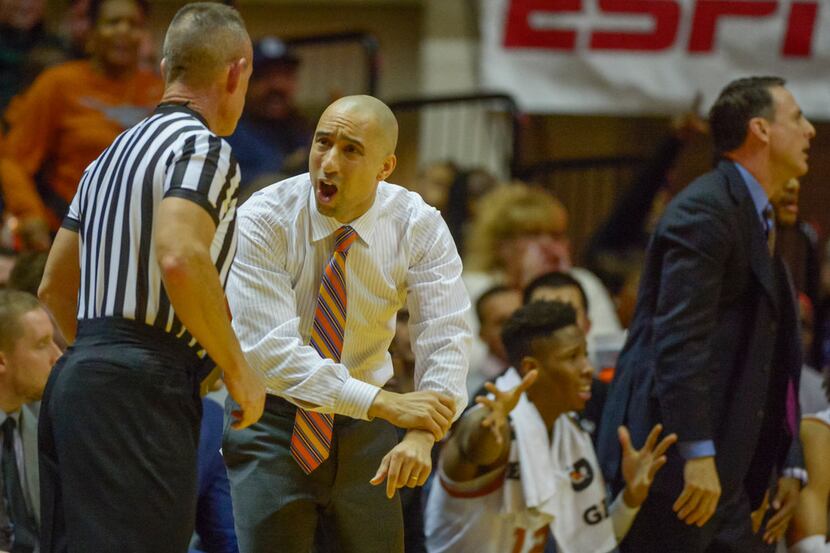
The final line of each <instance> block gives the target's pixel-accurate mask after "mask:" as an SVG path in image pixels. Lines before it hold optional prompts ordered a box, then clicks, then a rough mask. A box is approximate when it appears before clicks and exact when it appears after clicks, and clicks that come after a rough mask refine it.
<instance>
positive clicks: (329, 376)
mask: <svg viewBox="0 0 830 553" xmlns="http://www.w3.org/2000/svg"><path fill="white" fill-rule="evenodd" d="M238 223H239V229H238V232H239V242H238V245H237V253H236V258H235V259H234V263H233V266H232V268H231V273H230V278H229V280H228V287H227V295H228V301H229V304H230V306H231V312H232V314H233V328H234V330H235V331H236V334H237V336H238V337H239V342H240V344H241V346H242V351H243V352H244V353H245V357H246V359H247V360H248V363H250V364H251V366H252V367H253V368H254V369H255V370H258V371H260V372H261V373H262V374H263V375H264V377H265V383H266V386H267V388H268V390H269V392H270V393H273V394H276V395H279V396H281V397H284V398H286V399H288V400H289V401H291V402H292V403H294V404H296V405H298V406H300V407H302V408H304V409H308V410H314V411H320V412H324V413H336V414H340V415H345V416H348V417H351V418H356V419H367V418H368V415H367V412H368V410H369V407H370V406H371V404H372V402H373V401H374V399H375V395H377V393H378V391H379V390H380V389H379V388H378V387H377V386H374V385H372V384H368V383H366V382H362V381H360V380H358V379H356V378H352V377H351V375H350V374H349V371H348V369H347V368H346V367H345V366H344V365H342V364H340V363H335V362H334V361H332V360H331V359H324V358H321V357H320V355H319V354H318V353H317V351H316V350H314V348H312V347H311V346H309V345H307V344H304V343H303V341H302V339H301V337H300V329H299V323H300V317H299V315H298V313H297V301H296V296H295V294H294V290H293V288H292V286H291V276H290V275H289V274H288V272H287V271H286V269H285V259H286V255H287V253H288V252H287V248H288V245H287V244H286V241H285V239H284V237H283V235H281V233H280V229H279V228H277V226H276V225H275V223H274V222H272V221H269V220H268V218H267V217H266V216H265V214H263V213H262V212H261V211H260V212H259V213H258V212H257V211H256V210H255V209H254V210H243V212H242V213H240V215H239V220H238Z"/></svg>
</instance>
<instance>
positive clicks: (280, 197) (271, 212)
mask: <svg viewBox="0 0 830 553" xmlns="http://www.w3.org/2000/svg"><path fill="white" fill-rule="evenodd" d="M310 187H311V181H310V180H309V177H308V173H303V174H301V175H296V176H294V177H289V178H287V179H283V180H281V181H278V182H275V183H274V184H270V185H268V186H266V187H265V188H263V189H262V190H259V191H257V192H255V193H254V194H253V195H252V196H251V197H250V198H248V200H246V201H245V203H244V204H242V205H241V206H240V207H239V209H238V210H237V214H238V217H239V220H240V223H244V221H245V220H258V219H265V220H267V221H268V222H269V223H271V224H273V225H282V224H288V223H292V222H294V221H296V220H297V219H298V218H299V217H300V216H301V215H302V212H303V211H304V210H306V209H307V208H308V195H309V189H310Z"/></svg>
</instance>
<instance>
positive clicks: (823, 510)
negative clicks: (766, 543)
mask: <svg viewBox="0 0 830 553" xmlns="http://www.w3.org/2000/svg"><path fill="white" fill-rule="evenodd" d="M824 378H825V380H824V392H825V393H826V394H827V399H828V401H830V374H825V377H824ZM800 433H801V443H802V444H803V446H804V462H805V463H806V465H807V474H808V475H809V478H808V480H807V485H806V486H805V487H804V489H803V490H801V494H800V495H799V497H798V507H797V508H796V511H795V515H793V519H792V522H791V523H790V526H789V529H788V530H787V543H788V544H789V546H790V547H789V549H788V551H789V553H830V543H828V542H827V532H828V514H830V510H829V509H830V504H828V499H830V466H828V464H827V458H828V456H830V409H825V410H823V411H819V412H818V413H815V414H809V415H804V417H803V418H802V419H801V430H800Z"/></svg>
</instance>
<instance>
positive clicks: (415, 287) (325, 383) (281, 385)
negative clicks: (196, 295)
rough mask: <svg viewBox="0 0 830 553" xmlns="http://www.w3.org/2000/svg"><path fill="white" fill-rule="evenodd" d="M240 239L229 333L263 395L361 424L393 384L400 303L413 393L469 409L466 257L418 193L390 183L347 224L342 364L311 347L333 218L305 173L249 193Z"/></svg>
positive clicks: (240, 220)
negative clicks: (260, 381)
mask: <svg viewBox="0 0 830 553" xmlns="http://www.w3.org/2000/svg"><path fill="white" fill-rule="evenodd" d="M238 225H239V228H238V232H239V241H238V247H237V253H236V258H235V260H234V263H233V267H232V268H231V273H230V277H229V281H228V286H227V295H228V301H229V303H230V307H231V312H232V314H233V327H234V330H235V331H236V333H237V336H238V337H239V341H240V344H241V345H242V350H243V351H244V353H245V356H246V358H247V360H248V362H249V363H250V364H251V366H252V367H254V368H255V369H257V370H259V371H261V372H262V373H263V374H264V375H265V379H266V386H267V389H268V392H269V393H271V394H274V395H278V396H281V397H284V398H285V399H287V400H288V401H291V402H292V403H294V404H295V405H298V406H300V407H303V408H305V409H311V410H315V411H320V412H326V413H337V414H340V415H346V416H349V417H352V418H358V419H367V418H368V416H367V411H368V409H369V407H370V406H371V404H372V402H373V401H374V398H375V395H376V394H377V392H378V390H379V388H380V387H381V386H383V385H384V384H385V383H386V381H387V380H389V378H391V376H392V362H391V358H390V355H389V351H388V350H389V345H390V343H391V341H392V338H393V337H394V334H395V316H396V313H397V311H398V310H399V309H400V308H401V307H403V306H404V304H406V305H407V306H408V307H409V312H410V319H409V327H410V332H411V335H412V348H413V351H414V352H415V388H416V389H417V390H434V391H437V392H442V393H446V394H449V395H450V396H452V397H453V398H454V399H455V405H456V416H457V415H458V414H460V413H461V412H462V410H463V409H464V407H465V405H466V403H467V394H466V390H465V384H464V383H465V378H466V375H467V367H468V356H469V348H470V343H471V341H472V333H471V330H470V327H469V325H468V323H467V316H468V312H469V310H470V300H469V297H468V296H467V292H466V290H465V288H464V285H463V283H462V281H461V259H460V258H459V256H458V252H457V251H456V248H455V244H454V242H453V240H452V238H451V236H450V233H449V230H448V229H447V226H446V224H445V223H444V221H443V219H442V218H441V215H440V214H439V213H438V211H436V210H435V209H434V208H432V207H429V206H428V205H427V204H426V203H424V201H423V200H422V199H421V197H420V196H419V195H417V194H415V193H413V192H409V191H407V190H406V189H404V188H402V187H400V186H397V185H394V184H389V183H386V182H381V183H379V185H378V189H377V194H376V196H375V201H374V204H373V205H372V207H371V208H370V209H369V210H368V211H367V212H366V213H364V214H363V215H362V216H360V217H359V218H357V219H355V220H354V221H352V222H351V223H349V225H350V226H351V227H352V228H354V230H355V231H356V233H357V235H358V238H357V240H355V242H354V244H352V246H351V249H350V250H349V254H348V256H347V258H346V295H347V316H346V326H345V331H344V334H345V336H344V343H343V351H342V352H341V362H340V363H335V362H334V361H332V360H331V359H324V358H321V357H320V355H319V354H318V353H317V351H316V350H314V349H313V348H312V347H311V346H309V345H308V343H309V338H310V336H311V328H312V323H313V321H314V311H315V307H316V303H317V295H318V292H319V288H320V282H321V278H322V274H323V269H324V267H325V265H326V264H327V263H328V261H329V258H330V256H331V253H332V250H333V249H334V232H335V231H336V230H337V229H338V228H339V227H341V226H343V224H342V223H339V222H338V221H337V220H336V219H334V218H330V217H326V216H324V215H322V214H321V213H319V212H318V211H317V207H316V200H315V197H314V193H313V188H312V186H311V181H310V180H309V176H308V174H307V173H306V174H303V175H298V176H296V177H292V178H289V179H286V180H283V181H280V182H278V183H275V184H272V185H271V186H269V187H267V188H264V189H263V190H261V191H259V192H257V193H256V194H255V195H253V196H252V197H251V198H250V199H249V200H248V201H247V202H246V203H245V204H244V205H243V206H242V207H241V208H240V209H239V214H238Z"/></svg>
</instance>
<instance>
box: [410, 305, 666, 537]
mask: <svg viewBox="0 0 830 553" xmlns="http://www.w3.org/2000/svg"><path fill="white" fill-rule="evenodd" d="M502 339H503V341H504V345H505V347H506V349H507V353H508V357H509V359H510V361H511V363H512V367H511V368H509V369H508V370H507V371H506V372H505V374H504V375H503V376H502V377H501V378H499V379H498V380H497V381H496V383H495V384H488V385H487V386H488V390H489V391H490V392H491V395H490V396H489V397H481V396H480V397H478V398H476V402H477V403H478V404H479V405H478V406H477V407H476V408H474V409H471V410H470V411H468V412H467V413H465V414H464V416H463V417H462V418H461V420H460V422H459V424H458V425H457V428H456V430H455V431H454V432H453V434H452V436H451V437H450V439H449V440H448V442H447V445H446V447H445V448H444V450H443V451H442V453H441V458H440V461H439V465H438V466H439V471H438V478H439V481H438V482H436V483H435V484H434V485H433V486H432V490H431V493H430V497H429V500H428V503H427V509H426V515H425V517H426V518H425V528H426V534H427V550H428V551H429V552H430V553H440V552H453V553H465V552H470V553H473V552H474V553H490V552H492V553H503V552H505V551H511V552H514V553H523V552H534V551H541V550H542V548H543V547H544V545H545V543H546V541H547V540H548V539H549V538H548V536H549V528H550V530H552V532H553V536H554V537H555V538H556V541H557V544H558V546H559V551H560V553H572V552H579V553H606V552H608V551H611V550H613V549H614V548H615V547H616V544H617V542H618V541H619V540H620V539H621V538H622V537H623V536H624V535H625V533H626V532H627V530H628V528H629V527H630V525H631V522H632V521H633V519H634V517H635V516H636V514H637V510H638V508H639V506H640V505H641V504H642V502H643V501H644V500H645V498H646V495H647V494H648V490H649V487H650V486H651V483H652V481H653V478H654V475H655V474H656V473H657V471H658V470H660V467H662V466H663V464H664V463H665V462H666V458H665V455H664V453H665V452H666V450H667V449H668V448H669V446H671V444H672V443H674V442H675V441H676V439H677V437H676V436H675V435H674V434H672V435H670V436H668V437H667V438H664V439H663V440H662V441H661V442H660V443H659V444H658V443H657V438H658V436H659V434H660V431H661V427H660V425H657V426H656V427H655V428H654V429H653V430H652V432H651V433H650V435H649V436H648V439H647V440H646V443H645V445H644V446H643V448H642V449H640V450H636V449H634V448H633V447H632V445H631V442H630V439H629V435H628V431H627V429H626V428H624V427H621V428H620V429H619V436H620V443H621V444H622V451H623V474H624V475H625V479H626V482H627V485H626V487H625V489H624V491H623V492H621V493H620V495H619V496H618V497H617V498H616V499H615V500H614V503H613V504H612V505H611V506H610V508H609V507H608V506H607V500H606V487H605V483H604V481H603V479H602V476H601V474H600V471H599V466H598V463H597V460H596V455H595V453H594V449H593V446H592V445H591V439H590V436H589V435H588V434H587V433H586V432H585V431H583V430H582V428H581V427H580V426H579V425H578V422H577V420H576V417H575V415H574V412H575V411H579V410H581V409H582V408H583V407H584V405H585V402H586V401H587V400H588V399H589V397H590V389H591V376H592V374H593V368H592V367H591V365H590V363H589V362H588V359H587V355H586V345H585V334H584V332H583V331H582V329H581V328H580V327H579V325H578V324H577V319H576V312H575V311H574V308H573V307H572V306H571V305H569V304H566V303H563V302H559V301H551V302H549V301H539V302H533V303H530V304H528V305H525V306H524V307H522V308H521V309H519V310H518V311H516V312H515V313H514V314H513V316H512V317H511V318H510V319H509V320H508V321H507V323H506V324H505V326H504V330H503V332H502Z"/></svg>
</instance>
